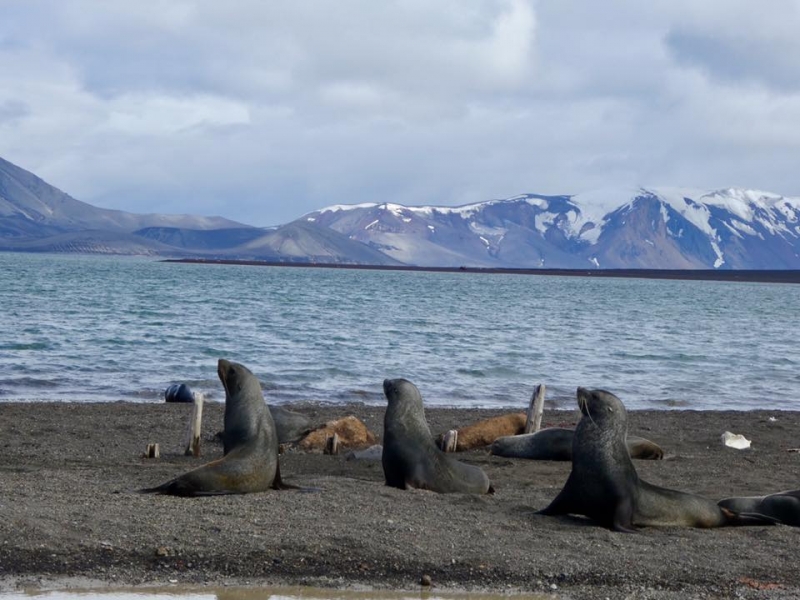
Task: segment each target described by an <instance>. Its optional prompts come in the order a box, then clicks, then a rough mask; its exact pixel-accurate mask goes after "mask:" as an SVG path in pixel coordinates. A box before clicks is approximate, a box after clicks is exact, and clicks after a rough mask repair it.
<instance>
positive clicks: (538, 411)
mask: <svg viewBox="0 0 800 600" xmlns="http://www.w3.org/2000/svg"><path fill="white" fill-rule="evenodd" d="M544 392H545V385H544V384H543V383H540V384H538V385H537V386H536V387H535V388H533V395H532V396H531V403H530V404H529V405H528V418H527V419H526V420H525V433H536V432H537V431H539V429H541V427H542V414H543V413H544Z"/></svg>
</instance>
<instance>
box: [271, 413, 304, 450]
mask: <svg viewBox="0 0 800 600" xmlns="http://www.w3.org/2000/svg"><path fill="white" fill-rule="evenodd" d="M267 408H268V409H269V413H270V414H271V415H272V421H273V422H274V423H275V431H276V432H277V433H278V442H280V443H281V444H287V443H289V442H296V441H298V440H300V439H301V438H303V437H305V436H306V435H307V434H308V433H309V432H310V431H311V430H312V429H314V426H313V425H312V424H311V419H309V418H308V417H307V416H305V415H304V414H301V413H299V412H296V411H293V410H289V409H288V408H284V407H283V406H270V405H267Z"/></svg>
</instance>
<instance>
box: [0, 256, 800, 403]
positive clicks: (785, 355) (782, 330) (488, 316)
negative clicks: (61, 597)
mask: <svg viewBox="0 0 800 600" xmlns="http://www.w3.org/2000/svg"><path fill="white" fill-rule="evenodd" d="M798 315H800V286H797V285H789V284H768V283H739V282H710V281H709V282H706V281H662V280H646V279H607V278H594V277H581V278H579V277H551V276H530V275H508V274H474V273H426V272H398V271H371V270H346V269H317V268H289V267H257V266H237V265H197V264H178V263H165V262H159V261H153V260H144V259H133V258H120V257H96V256H69V255H33V254H30V255H28V254H4V253H0V402H3V401H12V400H13V401H42V400H56V401H67V402H97V401H115V400H125V401H131V402H161V401H163V391H164V389H165V388H166V387H167V386H169V385H170V384H172V383H180V382H184V383H187V384H188V385H189V386H190V387H191V388H192V389H194V390H197V391H201V392H204V393H205V394H206V395H207V398H210V399H211V400H212V401H214V400H215V401H220V402H221V401H224V391H223V389H222V386H221V384H220V383H219V380H218V379H217V375H216V362H217V359H218V358H220V357H224V358H228V359H230V360H234V361H237V362H241V363H243V364H245V365H246V366H248V367H249V368H250V369H251V370H252V371H253V372H254V373H255V374H256V375H257V376H258V377H259V379H260V380H261V382H262V385H263V387H264V393H265V397H266V398H267V400H268V401H269V402H272V403H276V404H282V403H289V402H294V401H318V402H332V403H343V402H351V401H356V402H365V403H368V404H375V405H382V404H383V403H384V399H383V393H382V382H383V379H384V378H387V377H405V378H407V379H409V380H411V381H413V382H414V383H415V384H417V386H418V387H419V389H420V391H421V392H422V395H423V398H424V399H425V403H426V405H429V406H433V405H439V406H480V407H514V408H519V409H524V408H525V407H526V406H527V403H528V401H529V398H530V395H531V392H532V389H533V387H534V385H536V384H537V383H544V384H546V386H547V400H548V402H549V403H551V404H552V405H555V406H558V407H564V408H573V407H574V406H575V400H574V398H575V388H576V387H577V386H584V387H602V388H605V389H607V390H610V391H613V392H614V393H616V394H617V395H618V396H619V397H620V398H621V399H622V400H623V402H625V404H626V406H628V407H629V408H634V409H636V408H657V409H669V408H692V409H743V410H747V409H778V410H780V409H795V410H796V409H800V402H798V397H799V396H800V344H799V343H798V327H797V321H798Z"/></svg>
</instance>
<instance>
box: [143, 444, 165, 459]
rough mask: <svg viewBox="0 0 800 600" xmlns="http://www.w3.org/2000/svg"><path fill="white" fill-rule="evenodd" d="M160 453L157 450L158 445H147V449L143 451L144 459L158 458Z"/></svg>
mask: <svg viewBox="0 0 800 600" xmlns="http://www.w3.org/2000/svg"><path fill="white" fill-rule="evenodd" d="M160 456H161V453H160V452H159V450H158V444H147V448H146V449H145V451H144V457H145V458H159V457H160Z"/></svg>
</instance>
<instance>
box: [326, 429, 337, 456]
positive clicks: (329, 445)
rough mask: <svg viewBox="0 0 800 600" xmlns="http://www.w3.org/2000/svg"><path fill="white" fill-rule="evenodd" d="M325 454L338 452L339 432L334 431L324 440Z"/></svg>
mask: <svg viewBox="0 0 800 600" xmlns="http://www.w3.org/2000/svg"><path fill="white" fill-rule="evenodd" d="M325 454H339V434H338V433H335V432H334V434H333V435H332V436H330V437H329V438H328V439H327V441H326V442H325Z"/></svg>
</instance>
